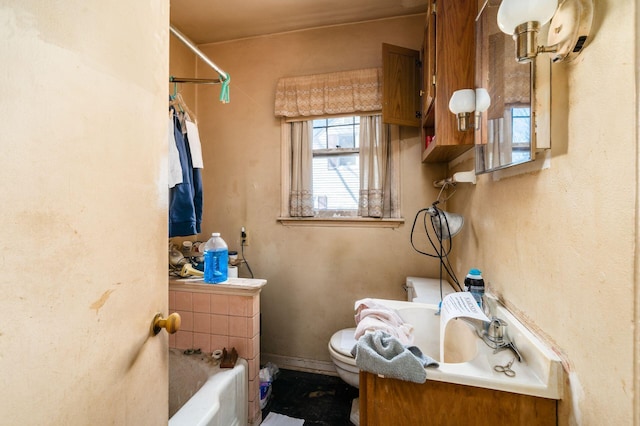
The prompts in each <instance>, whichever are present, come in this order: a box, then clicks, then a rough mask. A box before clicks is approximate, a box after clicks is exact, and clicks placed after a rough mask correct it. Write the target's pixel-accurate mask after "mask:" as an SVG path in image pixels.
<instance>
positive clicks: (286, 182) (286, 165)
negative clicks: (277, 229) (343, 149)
mask: <svg viewBox="0 0 640 426" xmlns="http://www.w3.org/2000/svg"><path fill="white" fill-rule="evenodd" d="M381 113H382V112H381V111H373V112H369V113H363V114H357V115H360V116H363V115H380V114H381ZM354 115H356V114H354V113H350V114H337V115H326V116H309V117H296V118H285V117H282V118H281V119H280V182H281V185H280V216H279V217H278V218H277V219H276V220H277V222H278V223H280V224H282V225H284V226H312V227H355V228H362V227H364V228H398V227H399V226H400V225H403V224H404V222H405V221H404V217H399V218H371V217H361V216H340V217H317V216H313V217H291V216H289V190H290V188H291V175H290V169H291V150H290V134H291V132H290V126H289V125H290V123H292V122H296V121H312V120H316V119H324V118H329V117H331V118H338V117H351V116H354ZM397 132H399V129H398V130H397ZM397 137H398V139H399V134H398V135H397ZM357 150H358V152H359V148H358V149H357Z"/></svg>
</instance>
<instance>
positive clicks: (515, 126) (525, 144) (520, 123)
mask: <svg viewBox="0 0 640 426" xmlns="http://www.w3.org/2000/svg"><path fill="white" fill-rule="evenodd" d="M511 126H512V127H511V128H512V133H513V161H514V162H520V161H528V160H529V159H530V158H531V108H529V107H522V108H512V109H511Z"/></svg>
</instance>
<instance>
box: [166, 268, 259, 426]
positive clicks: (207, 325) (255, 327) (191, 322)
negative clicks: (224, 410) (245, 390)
mask: <svg viewBox="0 0 640 426" xmlns="http://www.w3.org/2000/svg"><path fill="white" fill-rule="evenodd" d="M266 284H267V281H266V280H262V279H246V278H231V279H229V280H228V281H225V282H224V283H220V284H205V283H203V282H202V280H199V281H198V280H174V279H170V280H169V311H170V312H177V313H178V314H180V317H181V320H182V324H181V326H180V330H178V332H176V333H175V334H171V335H169V347H170V348H177V349H201V350H202V351H203V352H213V351H214V350H216V349H222V348H227V349H228V350H230V349H231V348H232V347H235V348H236V350H237V351H238V355H239V356H240V357H242V358H244V359H246V360H247V363H248V364H249V424H252V425H254V424H260V421H261V420H262V416H261V411H260V378H259V373H260V291H261V290H262V287H264V286H265V285H266Z"/></svg>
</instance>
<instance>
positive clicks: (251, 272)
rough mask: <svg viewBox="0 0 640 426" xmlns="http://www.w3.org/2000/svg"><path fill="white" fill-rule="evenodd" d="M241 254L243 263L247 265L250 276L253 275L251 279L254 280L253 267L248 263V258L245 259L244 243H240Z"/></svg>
mask: <svg viewBox="0 0 640 426" xmlns="http://www.w3.org/2000/svg"><path fill="white" fill-rule="evenodd" d="M243 229H244V228H243ZM240 253H241V254H242V262H243V263H244V264H245V265H247V270H248V271H249V274H251V278H253V271H252V270H251V266H249V262H247V258H246V257H244V241H242V242H241V243H240Z"/></svg>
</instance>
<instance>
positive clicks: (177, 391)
mask: <svg viewBox="0 0 640 426" xmlns="http://www.w3.org/2000/svg"><path fill="white" fill-rule="evenodd" d="M247 370H248V366H247V361H245V360H244V359H242V358H238V362H237V363H236V366H235V367H234V368H222V369H221V368H220V367H219V366H213V365H211V364H210V363H209V362H207V360H206V357H205V356H203V355H184V354H183V353H182V351H181V350H177V349H170V350H169V426H246V425H247V415H248V411H249V408H248V400H247V393H248V389H247V387H248V379H247V375H248V373H247ZM174 413H175V414H174Z"/></svg>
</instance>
